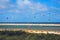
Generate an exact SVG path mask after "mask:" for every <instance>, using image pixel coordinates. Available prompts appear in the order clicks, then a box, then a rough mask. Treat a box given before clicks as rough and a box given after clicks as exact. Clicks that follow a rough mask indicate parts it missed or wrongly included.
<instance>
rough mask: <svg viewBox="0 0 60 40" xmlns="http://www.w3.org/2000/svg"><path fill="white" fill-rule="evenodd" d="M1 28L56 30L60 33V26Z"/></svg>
mask: <svg viewBox="0 0 60 40" xmlns="http://www.w3.org/2000/svg"><path fill="white" fill-rule="evenodd" d="M0 28H5V29H7V28H20V29H34V30H54V31H60V26H20V25H0Z"/></svg>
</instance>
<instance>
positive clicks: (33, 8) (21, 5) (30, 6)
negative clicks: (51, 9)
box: [17, 0, 48, 13]
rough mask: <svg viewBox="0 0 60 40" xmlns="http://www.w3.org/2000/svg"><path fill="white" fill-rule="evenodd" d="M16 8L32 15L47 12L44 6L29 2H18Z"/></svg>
mask: <svg viewBox="0 0 60 40" xmlns="http://www.w3.org/2000/svg"><path fill="white" fill-rule="evenodd" d="M17 8H18V9H20V10H21V9H22V10H24V11H26V10H29V11H30V12H32V13H36V12H39V11H42V12H44V11H48V9H47V7H46V6H45V5H43V4H41V3H32V2H31V1H30V0H18V1H17Z"/></svg>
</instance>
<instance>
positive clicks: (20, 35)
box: [0, 30, 60, 40]
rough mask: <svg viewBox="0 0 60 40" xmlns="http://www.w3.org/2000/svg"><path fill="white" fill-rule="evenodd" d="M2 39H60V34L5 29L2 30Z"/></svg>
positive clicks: (0, 37) (0, 36) (0, 33)
mask: <svg viewBox="0 0 60 40" xmlns="http://www.w3.org/2000/svg"><path fill="white" fill-rule="evenodd" d="M0 40H60V35H56V34H49V33H47V34H43V33H28V32H25V31H22V30H20V31H7V30H5V31H0Z"/></svg>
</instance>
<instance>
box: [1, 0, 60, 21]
mask: <svg viewBox="0 0 60 40" xmlns="http://www.w3.org/2000/svg"><path fill="white" fill-rule="evenodd" d="M0 22H60V0H0Z"/></svg>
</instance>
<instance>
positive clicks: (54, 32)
mask: <svg viewBox="0 0 60 40" xmlns="http://www.w3.org/2000/svg"><path fill="white" fill-rule="evenodd" d="M20 30H22V31H25V32H28V33H44V34H47V33H49V34H58V35H60V31H52V30H29V29H0V31H20Z"/></svg>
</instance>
